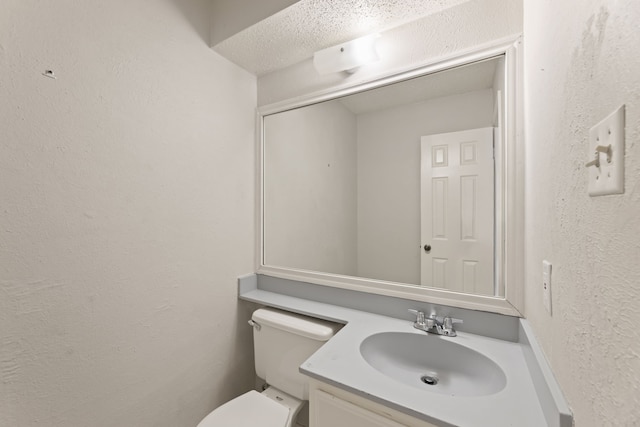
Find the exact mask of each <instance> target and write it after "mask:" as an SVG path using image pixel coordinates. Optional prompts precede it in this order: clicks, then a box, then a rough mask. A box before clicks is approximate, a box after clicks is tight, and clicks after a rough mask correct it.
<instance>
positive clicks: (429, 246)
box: [424, 244, 431, 253]
mask: <svg viewBox="0 0 640 427" xmlns="http://www.w3.org/2000/svg"><path fill="white" fill-rule="evenodd" d="M424 251H425V252H426V253H429V252H431V245H429V244H427V245H424Z"/></svg>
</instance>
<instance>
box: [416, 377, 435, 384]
mask: <svg viewBox="0 0 640 427" xmlns="http://www.w3.org/2000/svg"><path fill="white" fill-rule="evenodd" d="M420 381H422V382H423V383H425V384H427V385H436V384H438V377H435V376H433V375H423V376H422V377H420Z"/></svg>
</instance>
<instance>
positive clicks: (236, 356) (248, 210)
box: [0, 0, 256, 427]
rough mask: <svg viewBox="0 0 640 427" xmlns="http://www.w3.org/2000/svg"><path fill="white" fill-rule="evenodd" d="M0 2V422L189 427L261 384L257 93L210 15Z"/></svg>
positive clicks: (188, 7)
mask: <svg viewBox="0 0 640 427" xmlns="http://www.w3.org/2000/svg"><path fill="white" fill-rule="evenodd" d="M0 3H1V6H0V10H2V12H1V13H0V99H1V100H2V101H1V102H0V195H1V200H2V203H1V206H2V209H1V210H0V325H1V326H0V425H2V426H7V427H9V426H10V427H26V426H47V427H55V426H60V427H86V426H91V427H93V426H118V427H120V426H136V427H144V426H153V427H158V426H167V427H175V426H193V425H195V424H196V423H197V422H198V421H199V420H200V419H201V418H202V417H203V416H204V415H205V414H206V413H207V412H208V411H210V410H211V409H213V408H214V407H215V406H217V405H218V404H220V403H222V402H223V401H225V400H227V399H229V398H231V397H233V396H234V395H237V394H239V393H240V392H243V391H245V390H247V389H249V388H252V387H253V384H254V373H253V367H252V366H253V365H252V363H253V362H252V361H253V358H252V344H251V335H250V329H249V328H247V327H246V326H245V322H244V319H246V317H247V316H248V308H247V307H246V306H244V305H242V304H241V305H240V306H239V305H238V302H237V299H236V282H235V279H236V276H238V275H239V274H243V273H247V272H250V271H251V270H252V269H253V241H254V239H253V212H254V210H253V209H254V201H253V194H254V193H253V185H254V154H253V153H254V150H253V146H254V139H253V137H254V134H253V122H254V107H255V104H256V86H255V78H254V77H252V76H250V75H248V74H247V73H246V72H244V71H242V70H240V69H239V68H237V67H236V66H234V65H232V64H230V63H228V62H227V61H226V60H224V59H222V58H221V57H220V56H218V55H217V54H216V53H214V52H212V51H211V50H210V49H209V48H208V47H207V41H208V30H209V29H208V19H209V12H208V7H207V5H206V4H207V2H206V1H205V0H193V1H188V0H184V1H183V0H173V1H170V0H157V1H155V0H154V1H142V0H114V1H109V2H104V1H98V0H62V1H55V2H50V1H45V2H43V1H37V0H2V1H1V2H0ZM45 69H51V70H54V72H55V74H56V75H57V80H53V79H49V78H47V77H44V76H42V75H41V73H42V72H43V71H44V70H45Z"/></svg>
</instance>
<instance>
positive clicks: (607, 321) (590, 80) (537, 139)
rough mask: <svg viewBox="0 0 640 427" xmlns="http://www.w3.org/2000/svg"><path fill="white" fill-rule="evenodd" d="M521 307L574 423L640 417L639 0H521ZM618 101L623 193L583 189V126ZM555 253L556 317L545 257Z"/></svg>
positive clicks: (593, 425)
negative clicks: (545, 290) (549, 303)
mask: <svg viewBox="0 0 640 427" xmlns="http://www.w3.org/2000/svg"><path fill="white" fill-rule="evenodd" d="M524 17H525V43H524V47H525V62H526V63H525V68H526V109H525V114H526V145H527V152H526V315H527V317H528V318H529V320H530V321H531V323H532V325H533V327H534V330H535V333H536V336H537V337H538V339H539V340H540V341H541V343H542V346H543V348H544V351H545V353H546V355H547V357H548V359H549V360H550V362H551V365H552V368H553V370H554V373H555V375H556V377H557V378H558V380H559V382H560V385H561V387H562V389H563V391H564V394H565V396H566V397H567V398H568V400H569V403H570V405H571V407H572V409H573V412H574V415H575V420H576V426H578V427H604V426H636V425H638V423H639V422H640V389H639V386H638V380H639V379H640V309H639V307H640V240H639V236H640V31H638V22H640V3H638V1H637V0H619V1H606V0H581V1H571V2H569V1H546V2H541V1H538V0H527V1H525V9H524ZM621 104H626V106H627V110H626V156H625V161H626V173H625V179H626V184H625V193H624V194H623V195H613V196H605V197H596V198H591V197H589V196H588V195H587V170H586V168H585V167H584V164H585V163H586V162H587V161H589V160H590V159H591V153H589V151H588V148H587V147H588V144H587V135H588V130H589V128H590V127H591V126H593V125H594V124H595V123H597V122H599V121H600V120H601V119H602V118H604V117H605V116H607V115H608V114H609V113H610V112H611V111H613V110H614V109H616V108H617V107H618V106H620V105H621ZM543 259H547V260H549V261H551V262H552V263H553V273H552V276H553V286H552V294H553V296H552V299H553V310H554V313H553V317H550V316H549V315H547V314H546V312H545V310H544V308H543V305H542V297H541V294H542V291H541V280H542V279H541V269H542V267H541V263H542V260H543Z"/></svg>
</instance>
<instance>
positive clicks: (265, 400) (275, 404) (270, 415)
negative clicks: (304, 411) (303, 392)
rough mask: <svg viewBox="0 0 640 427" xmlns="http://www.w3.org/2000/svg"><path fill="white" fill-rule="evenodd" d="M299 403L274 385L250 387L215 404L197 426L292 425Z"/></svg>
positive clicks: (274, 426)
mask: <svg viewBox="0 0 640 427" xmlns="http://www.w3.org/2000/svg"><path fill="white" fill-rule="evenodd" d="M303 404H304V402H303V401H302V400H299V399H296V398H295V397H293V396H289V395H288V394H286V393H283V392H281V391H280V390H278V389H276V388H274V387H269V388H267V389H266V390H265V391H263V392H262V393H258V392H257V391H255V390H251V391H249V392H247V393H245V394H243V395H242V396H238V397H236V398H235V399H233V400H230V401H229V402H227V403H225V404H224V405H222V406H220V407H218V408H217V409H216V410H214V411H213V412H211V413H210V414H209V415H207V416H206V417H205V418H204V419H203V420H202V421H200V423H199V424H198V427H221V426H229V427H257V426H260V427H293V426H295V420H296V417H297V415H298V412H299V411H300V408H302V405H303Z"/></svg>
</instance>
